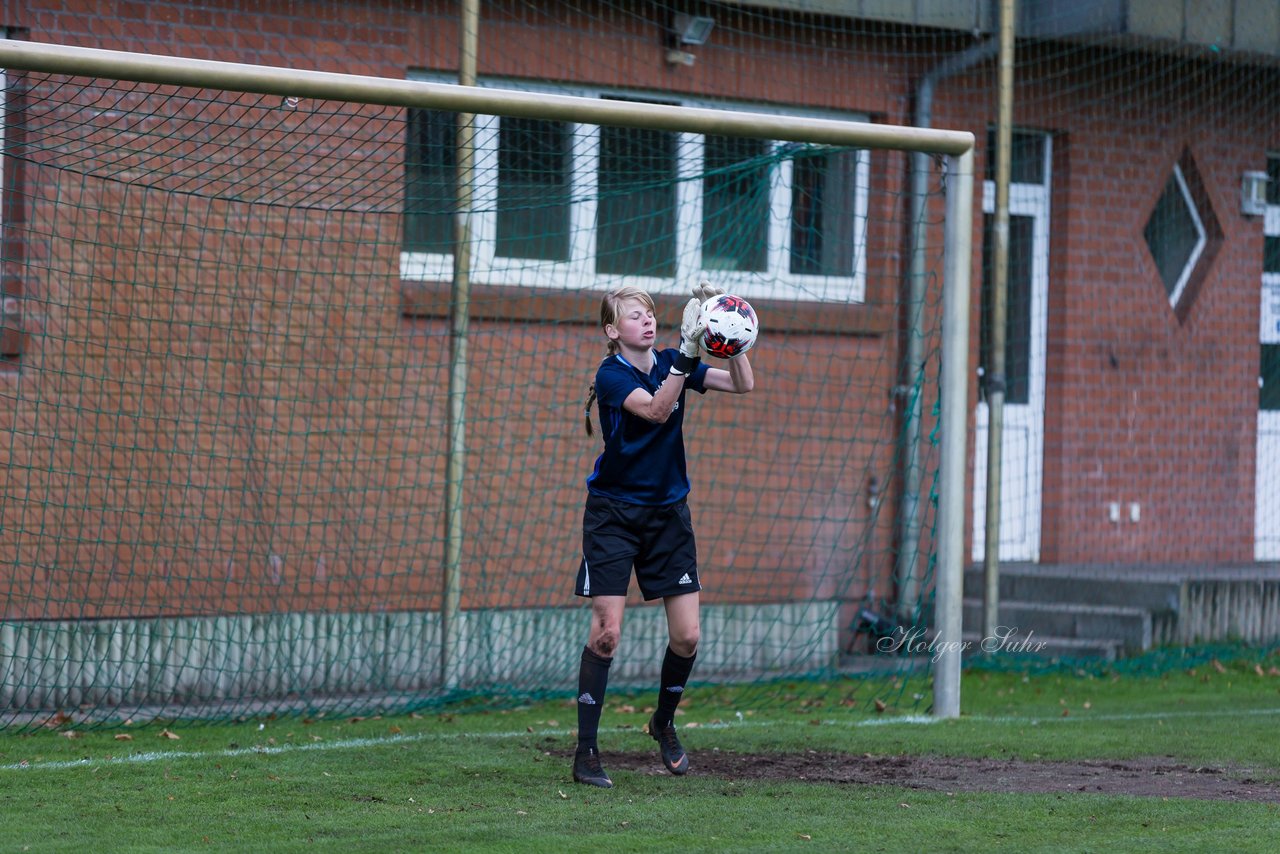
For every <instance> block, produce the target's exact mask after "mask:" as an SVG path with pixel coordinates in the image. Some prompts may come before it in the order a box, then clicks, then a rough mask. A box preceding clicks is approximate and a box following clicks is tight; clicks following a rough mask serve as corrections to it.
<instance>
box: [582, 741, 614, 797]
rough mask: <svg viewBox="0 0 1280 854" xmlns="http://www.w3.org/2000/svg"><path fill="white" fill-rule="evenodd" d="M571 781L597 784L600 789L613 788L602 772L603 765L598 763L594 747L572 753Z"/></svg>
mask: <svg viewBox="0 0 1280 854" xmlns="http://www.w3.org/2000/svg"><path fill="white" fill-rule="evenodd" d="M573 782H575V783H584V784H586V785H588V786H599V787H600V788H602V789H612V788H613V781H612V780H610V779H609V775H608V774H606V773H605V772H604V766H603V765H601V764H600V754H599V753H597V752H596V750H595V748H593V747H588V748H587V749H586V750H579V751H578V752H577V753H575V754H574V755H573Z"/></svg>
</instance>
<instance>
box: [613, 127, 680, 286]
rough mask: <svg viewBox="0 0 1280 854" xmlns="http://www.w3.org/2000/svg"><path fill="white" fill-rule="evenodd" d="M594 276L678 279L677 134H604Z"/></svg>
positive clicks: (625, 131)
mask: <svg viewBox="0 0 1280 854" xmlns="http://www.w3.org/2000/svg"><path fill="white" fill-rule="evenodd" d="M598 181H599V184H598V187H599V201H598V202H597V204H598V207H597V213H596V258H595V261H596V272H597V273H618V274H622V275H634V276H660V277H663V278H667V277H671V276H674V275H675V274H676V138H675V134H673V133H668V132H666V131H658V130H642V129H636V128H611V127H602V128H600V171H599V175H598Z"/></svg>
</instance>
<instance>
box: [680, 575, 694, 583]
mask: <svg viewBox="0 0 1280 854" xmlns="http://www.w3.org/2000/svg"><path fill="white" fill-rule="evenodd" d="M679 583H680V584H692V583H693V579H692V578H690V577H689V573H687V572H686V573H685V574H684V575H682V576H680V581H679Z"/></svg>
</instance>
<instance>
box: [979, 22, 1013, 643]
mask: <svg viewBox="0 0 1280 854" xmlns="http://www.w3.org/2000/svg"><path fill="white" fill-rule="evenodd" d="M1014 2H1015V0H1000V60H999V64H1000V72H999V82H998V86H997V87H996V91H997V95H996V97H997V101H998V104H997V107H996V198H995V203H996V204H995V222H994V223H993V228H992V233H991V237H992V246H991V317H990V321H989V324H988V329H989V332H988V337H987V341H988V342H990V345H991V346H990V352H988V354H987V370H986V373H985V374H984V375H983V378H982V382H983V387H984V388H985V389H986V394H987V490H986V499H987V503H986V525H985V526H984V532H983V551H982V587H983V596H982V634H983V636H984V637H994V636H995V633H996V628H997V626H998V625H999V621H1000V481H1001V473H1002V472H1003V469H1004V396H1005V389H1006V388H1007V385H1008V383H1007V382H1006V377H1005V371H1006V370H1007V366H1006V365H1005V357H1004V350H1005V337H1006V336H1005V329H1006V326H1007V324H1006V318H1007V316H1008V305H1009V170H1010V156H1011V154H1012V148H1013V36H1014V26H1015V25H1014V16H1013V13H1014Z"/></svg>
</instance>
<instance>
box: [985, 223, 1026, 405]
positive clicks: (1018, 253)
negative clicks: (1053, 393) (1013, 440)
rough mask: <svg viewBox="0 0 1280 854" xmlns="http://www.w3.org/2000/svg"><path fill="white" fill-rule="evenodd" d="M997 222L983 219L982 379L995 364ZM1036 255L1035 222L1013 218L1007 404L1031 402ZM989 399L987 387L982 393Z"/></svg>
mask: <svg viewBox="0 0 1280 854" xmlns="http://www.w3.org/2000/svg"><path fill="white" fill-rule="evenodd" d="M995 221H996V218H995V217H994V216H991V215H989V214H988V215H986V216H984V217H983V218H982V323H981V327H980V333H979V334H980V336H981V342H980V344H979V353H980V360H981V361H980V362H979V364H980V366H981V368H982V375H983V376H987V375H988V373H989V366H990V364H991V338H992V337H993V336H992V335H991V313H992V311H993V307H992V303H993V302H994V294H993V293H992V291H993V288H992V285H993V283H994V280H995V275H994V273H995V242H994V231H995ZM1034 251H1035V218H1034V217H1030V216H1010V217H1009V245H1008V252H1009V258H1008V262H1009V264H1008V268H1007V269H1008V273H1007V274H1006V278H1005V285H1006V292H1005V299H1006V302H1005V333H1004V375H1005V398H1004V402H1005V403H1028V402H1030V400H1031V344H1032V342H1031V322H1032V320H1031V288H1032V280H1031V276H1032V263H1033V261H1034V258H1033V253H1034ZM979 393H980V394H983V395H985V393H986V387H985V386H983V387H982V388H981V389H979Z"/></svg>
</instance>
